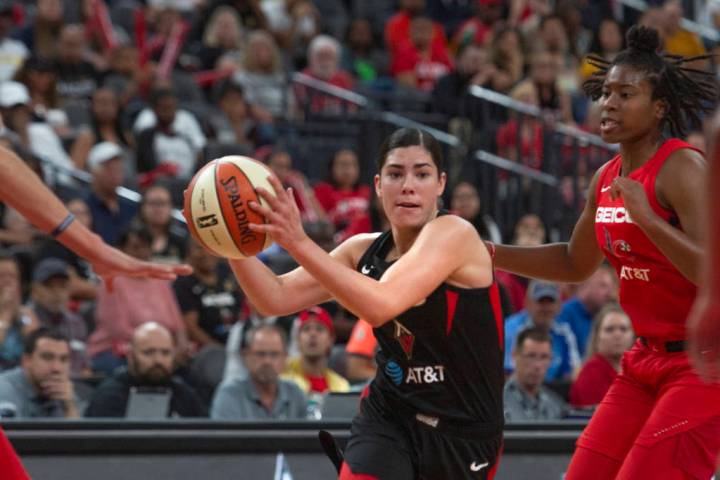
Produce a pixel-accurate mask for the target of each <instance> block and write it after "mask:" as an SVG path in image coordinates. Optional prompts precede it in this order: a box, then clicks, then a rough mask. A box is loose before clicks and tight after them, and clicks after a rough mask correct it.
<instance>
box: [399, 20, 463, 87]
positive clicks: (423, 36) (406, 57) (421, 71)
mask: <svg viewBox="0 0 720 480" xmlns="http://www.w3.org/2000/svg"><path fill="white" fill-rule="evenodd" d="M432 35H433V23H432V20H430V19H429V18H428V17H424V16H416V17H414V18H413V19H412V21H411V22H410V40H407V41H403V43H401V44H400V45H398V47H397V48H396V49H395V50H394V51H395V54H394V56H393V57H392V67H391V72H392V75H393V77H394V78H395V79H396V80H397V82H398V83H399V84H400V85H402V86H405V87H409V88H416V89H418V90H420V91H423V92H430V91H431V90H432V89H433V87H434V86H435V83H436V82H437V81H438V79H440V78H441V77H442V76H444V75H446V74H447V73H448V72H450V70H452V61H451V60H450V55H449V53H448V50H447V47H446V46H441V45H439V44H438V45H436V44H434V43H433V42H432Z"/></svg>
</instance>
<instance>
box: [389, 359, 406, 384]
mask: <svg viewBox="0 0 720 480" xmlns="http://www.w3.org/2000/svg"><path fill="white" fill-rule="evenodd" d="M385 373H387V376H388V377H390V380H392V381H393V383H394V384H395V385H397V386H400V384H401V383H402V382H403V378H404V377H405V372H403V369H402V367H401V366H400V365H398V364H397V363H396V362H394V361H392V360H390V361H389V362H388V363H387V364H385Z"/></svg>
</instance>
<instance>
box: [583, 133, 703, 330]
mask: <svg viewBox="0 0 720 480" xmlns="http://www.w3.org/2000/svg"><path fill="white" fill-rule="evenodd" d="M681 148H691V149H693V150H697V149H695V148H693V147H692V146H691V145H689V144H688V143H685V142H683V141H681V140H678V139H675V138H672V139H670V140H667V141H665V143H663V144H662V146H661V147H660V148H659V149H658V151H657V152H656V153H655V155H654V156H653V157H652V158H651V159H650V160H649V161H648V162H647V163H645V165H643V166H642V167H640V168H638V169H636V170H634V171H633V172H632V173H630V175H629V176H628V178H630V179H632V180H635V181H638V182H640V183H641V184H642V185H643V186H644V188H645V193H646V195H647V198H648V201H649V203H650V206H651V207H652V209H653V211H654V212H655V213H656V214H657V215H659V216H660V217H661V218H662V219H663V220H665V221H666V222H668V223H670V224H671V225H673V226H675V227H676V228H679V229H681V230H682V225H680V222H679V219H678V217H677V215H676V214H675V212H672V211H669V210H667V209H665V208H663V207H662V206H661V205H660V203H659V202H658V200H657V196H656V194H655V179H656V178H657V174H658V172H659V171H660V168H662V166H663V164H664V163H665V161H666V160H667V158H668V157H669V156H670V154H672V153H673V152H674V151H676V150H678V149H681ZM621 166H622V158H621V157H620V155H617V156H616V157H615V158H613V159H612V160H610V162H608V163H607V164H606V166H605V168H604V169H603V171H602V173H601V174H600V178H599V179H598V184H597V191H596V197H597V209H596V210H595V235H596V237H597V241H598V245H600V248H601V249H602V251H603V253H604V254H605V256H606V257H607V259H608V261H609V262H610V263H611V264H612V266H613V267H614V268H615V270H616V271H617V274H618V277H619V278H620V304H621V305H622V307H623V309H624V310H625V312H626V313H627V314H628V315H629V316H630V319H631V320H632V324H633V328H634V329H635V333H636V334H637V335H641V336H644V337H651V338H661V339H667V340H683V339H684V338H685V320H686V318H687V315H688V313H689V311H690V307H691V306H692V304H693V301H694V300H695V294H696V292H697V289H696V287H695V285H694V284H693V283H692V282H690V281H689V280H688V279H686V278H685V277H684V276H683V275H682V274H681V273H680V272H679V271H678V269H677V268H675V266H673V264H672V263H671V262H670V260H668V259H667V257H665V255H663V253H662V252H660V250H659V249H658V248H657V247H656V246H655V244H654V243H653V242H652V241H651V240H650V238H648V237H647V235H645V233H644V232H643V231H642V230H641V229H640V227H638V226H637V225H635V224H634V223H633V221H632V218H630V216H629V215H628V214H627V212H626V210H625V204H624V202H623V199H622V198H616V199H615V200H613V199H612V198H610V185H611V184H612V181H613V180H614V179H615V177H617V176H618V175H620V171H621Z"/></svg>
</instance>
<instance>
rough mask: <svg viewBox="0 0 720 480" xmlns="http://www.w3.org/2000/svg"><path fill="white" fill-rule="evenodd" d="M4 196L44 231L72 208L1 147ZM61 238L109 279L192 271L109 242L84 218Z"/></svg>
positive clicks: (0, 176) (0, 185)
mask: <svg viewBox="0 0 720 480" xmlns="http://www.w3.org/2000/svg"><path fill="white" fill-rule="evenodd" d="M0 200H2V201H3V202H5V203H6V204H8V205H10V206H11V207H12V208H14V209H15V210H17V211H19V212H20V213H21V214H23V215H24V216H25V217H26V218H27V219H28V220H29V221H30V223H32V224H33V225H35V226H36V227H38V228H40V229H41V230H43V231H44V232H48V233H50V232H53V231H56V229H57V228H58V226H60V225H61V224H63V223H64V221H65V220H66V219H67V218H68V214H69V212H68V211H67V209H66V208H65V206H64V205H63V203H62V202H61V201H60V199H58V198H57V197H56V196H55V195H54V194H53V193H52V192H51V191H50V190H49V189H48V188H47V187H46V186H45V185H44V184H43V183H42V181H41V180H40V178H38V176H37V175H35V172H33V171H32V170H31V169H30V168H29V167H28V166H27V165H26V164H25V162H23V161H22V160H21V159H20V158H19V157H18V156H17V155H15V153H14V152H12V151H10V150H8V149H6V148H2V147H0ZM57 239H58V241H60V242H61V243H62V244H63V245H65V246H66V247H68V248H69V249H71V250H73V251H74V252H75V253H77V254H78V255H80V256H81V257H83V258H85V259H87V260H88V261H89V262H90V263H91V264H92V266H93V269H94V271H95V273H96V274H97V275H99V276H100V277H102V278H103V279H104V280H106V281H108V282H109V283H111V282H112V278H113V277H116V276H133V277H154V278H161V279H169V280H171V279H173V278H175V277H176V276H177V275H188V274H190V273H191V272H192V269H191V268H190V267H189V266H187V265H161V264H156V263H151V262H143V261H140V260H138V259H135V258H133V257H130V256H128V255H125V254H124V253H122V252H120V251H119V250H117V249H115V248H112V247H111V246H109V245H107V244H106V243H105V242H103V241H102V239H101V238H100V237H99V236H97V235H96V234H94V233H92V232H91V231H90V230H88V229H87V228H85V227H84V226H83V225H82V224H81V223H80V222H71V223H69V224H68V225H67V228H66V229H65V230H63V231H62V232H61V233H59V234H58V235H57Z"/></svg>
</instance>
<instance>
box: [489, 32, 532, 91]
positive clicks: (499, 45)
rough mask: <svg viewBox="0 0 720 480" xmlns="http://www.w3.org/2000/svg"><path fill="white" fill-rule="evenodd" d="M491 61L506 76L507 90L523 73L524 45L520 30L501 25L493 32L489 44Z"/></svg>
mask: <svg viewBox="0 0 720 480" xmlns="http://www.w3.org/2000/svg"><path fill="white" fill-rule="evenodd" d="M491 51H492V61H493V63H494V64H495V66H496V67H497V69H498V71H500V72H502V73H504V74H505V75H506V76H507V84H508V88H507V89H505V90H503V91H508V90H510V88H512V87H513V86H514V85H515V84H516V83H518V82H519V81H520V80H521V79H522V78H523V75H524V74H525V56H526V55H525V46H524V39H523V34H522V32H521V31H520V30H518V29H516V28H510V27H501V28H499V29H498V31H497V32H496V33H495V35H494V36H493V39H492V44H491Z"/></svg>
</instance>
